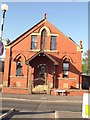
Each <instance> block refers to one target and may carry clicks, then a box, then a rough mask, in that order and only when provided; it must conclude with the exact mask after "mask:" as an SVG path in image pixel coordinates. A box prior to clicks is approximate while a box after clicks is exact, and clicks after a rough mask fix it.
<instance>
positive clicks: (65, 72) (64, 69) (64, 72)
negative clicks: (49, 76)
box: [63, 62, 69, 78]
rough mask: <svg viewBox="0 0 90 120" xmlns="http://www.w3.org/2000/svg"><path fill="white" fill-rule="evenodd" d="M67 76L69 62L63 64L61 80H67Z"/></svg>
mask: <svg viewBox="0 0 90 120" xmlns="http://www.w3.org/2000/svg"><path fill="white" fill-rule="evenodd" d="M68 75H69V62H63V78H68Z"/></svg>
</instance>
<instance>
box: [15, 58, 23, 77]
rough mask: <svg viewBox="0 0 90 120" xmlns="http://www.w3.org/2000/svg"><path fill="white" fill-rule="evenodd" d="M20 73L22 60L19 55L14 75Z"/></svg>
mask: <svg viewBox="0 0 90 120" xmlns="http://www.w3.org/2000/svg"><path fill="white" fill-rule="evenodd" d="M21 75H22V61H21V57H19V58H18V60H17V67H16V76H21Z"/></svg>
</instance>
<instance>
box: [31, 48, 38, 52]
mask: <svg viewBox="0 0 90 120" xmlns="http://www.w3.org/2000/svg"><path fill="white" fill-rule="evenodd" d="M29 51H30V52H39V51H40V49H33V50H31V49H30V50H29Z"/></svg>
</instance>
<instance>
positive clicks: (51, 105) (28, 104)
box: [2, 100, 82, 112]
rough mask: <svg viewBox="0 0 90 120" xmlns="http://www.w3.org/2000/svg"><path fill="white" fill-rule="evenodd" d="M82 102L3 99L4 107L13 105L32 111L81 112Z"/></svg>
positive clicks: (16, 107)
mask: <svg viewBox="0 0 90 120" xmlns="http://www.w3.org/2000/svg"><path fill="white" fill-rule="evenodd" d="M81 106H82V104H81V103H74V102H73V103H68V102H65V103H64V102H43V101H42V102H37V101H34V102H33V101H20V100H19V101H17V100H3V101H2V107H8V108H9V107H11V108H12V107H13V108H15V109H19V110H30V111H47V110H48V111H49V110H52V111H55V110H58V111H73V112H81Z"/></svg>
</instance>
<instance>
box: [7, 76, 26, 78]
mask: <svg viewBox="0 0 90 120" xmlns="http://www.w3.org/2000/svg"><path fill="white" fill-rule="evenodd" d="M9 77H10V78H27V76H9Z"/></svg>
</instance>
